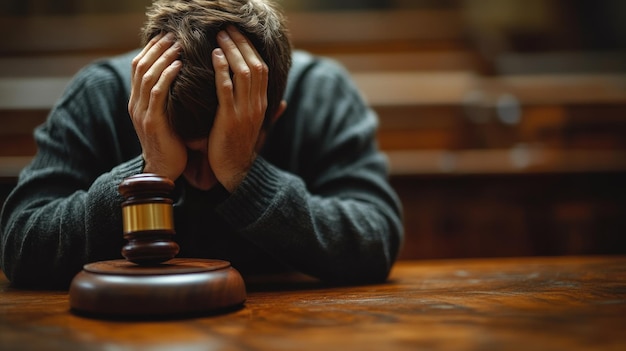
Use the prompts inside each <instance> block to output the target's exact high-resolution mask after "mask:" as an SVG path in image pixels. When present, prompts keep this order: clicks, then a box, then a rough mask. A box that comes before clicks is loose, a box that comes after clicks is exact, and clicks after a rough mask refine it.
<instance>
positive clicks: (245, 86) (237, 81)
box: [217, 30, 252, 101]
mask: <svg viewBox="0 0 626 351" xmlns="http://www.w3.org/2000/svg"><path fill="white" fill-rule="evenodd" d="M217 42H218V44H219V46H220V48H221V49H222V51H223V53H224V56H225V57H226V60H227V61H228V65H229V67H230V70H231V71H232V72H233V78H234V82H233V83H234V88H233V91H234V97H235V99H236V101H248V100H249V98H250V85H251V74H252V73H251V72H250V68H249V67H248V64H247V63H246V60H245V59H244V58H243V55H242V53H241V51H240V50H239V48H238V47H237V45H236V44H235V42H234V41H233V40H232V38H231V37H230V35H229V34H228V32H226V31H225V30H222V31H220V32H219V33H218V35H217Z"/></svg>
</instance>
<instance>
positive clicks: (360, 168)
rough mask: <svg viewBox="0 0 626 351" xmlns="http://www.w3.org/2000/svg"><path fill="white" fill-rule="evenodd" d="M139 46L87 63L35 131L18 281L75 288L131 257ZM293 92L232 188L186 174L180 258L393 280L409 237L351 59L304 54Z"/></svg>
mask: <svg viewBox="0 0 626 351" xmlns="http://www.w3.org/2000/svg"><path fill="white" fill-rule="evenodd" d="M134 55H135V53H134V52H133V53H129V54H127V55H123V56H120V57H115V58H112V59H109V60H104V61H100V62H96V63H94V64H92V65H90V66H88V67H86V68H85V69H83V70H81V71H80V72H79V73H78V74H77V75H76V76H75V77H74V79H73V80H72V82H71V83H70V85H69V86H68V88H67V90H66V91H65V93H64V95H63V96H62V98H61V99H60V100H59V102H58V103H57V105H56V106H55V107H54V109H53V110H52V111H51V113H50V115H49V117H48V120H47V121H46V122H45V123H44V124H43V125H42V126H40V127H38V128H37V129H36V130H35V139H36V142H37V145H38V153H37V155H36V157H35V158H34V159H33V162H32V163H31V164H30V165H29V166H28V167H26V168H25V169H24V170H23V172H22V173H21V175H20V177H19V182H18V184H17V187H16V188H15V189H14V191H13V192H12V193H11V195H10V196H9V197H8V199H7V201H6V202H5V204H4V207H3V211H2V217H1V222H0V230H1V235H2V236H1V239H2V241H1V246H0V248H1V251H0V263H1V265H2V270H3V271H4V272H5V274H6V275H7V277H8V278H9V279H10V280H11V281H12V282H13V283H14V284H16V285H27V286H39V287H58V286H67V284H68V283H69V281H70V280H71V279H72V277H73V276H74V275H75V274H76V273H77V272H78V271H79V270H80V269H81V268H82V265H84V264H85V263H88V262H93V261H98V260H105V259H115V258H120V257H121V255H120V249H121V247H122V246H123V244H124V240H123V238H122V221H121V215H122V212H121V209H120V204H121V202H122V201H123V198H122V197H121V195H120V194H119V193H118V191H117V187H118V184H119V183H120V182H121V181H122V180H123V179H124V178H126V177H128V176H131V175H134V174H138V173H141V172H142V167H143V160H142V158H141V156H140V155H141V146H140V144H139V141H138V139H137V136H136V134H135V131H134V129H133V126H132V124H131V120H130V117H129V115H128V111H127V104H128V96H129V83H130V60H131V59H132V57H134ZM285 98H286V100H287V104H288V107H287V110H286V111H285V113H284V114H283V115H282V117H281V118H280V119H279V120H278V122H277V123H276V125H275V126H274V128H273V129H272V131H271V134H270V135H269V136H268V138H267V142H266V144H265V146H264V148H263V150H262V152H261V156H260V157H258V159H257V160H256V161H255V163H254V164H253V166H252V169H251V170H250V172H249V174H248V176H247V178H246V179H245V180H244V181H243V183H242V184H241V186H240V187H239V188H238V189H237V190H236V191H235V192H234V193H233V194H231V195H230V196H228V197H227V198H226V199H224V198H223V196H217V195H216V194H215V191H208V192H203V191H199V190H197V189H193V188H190V187H188V186H187V185H186V183H185V181H184V179H183V178H182V177H181V179H179V180H177V182H176V184H177V187H176V191H175V199H174V200H175V206H174V215H175V228H176V232H177V234H176V240H177V241H178V242H179V244H180V246H181V252H180V254H179V257H206V258H219V259H225V260H228V261H230V262H231V263H232V264H233V266H234V267H235V268H237V269H239V270H240V271H242V273H244V274H246V273H253V272H265V271H270V270H275V269H284V268H289V269H295V270H298V271H300V272H304V273H307V274H310V275H312V276H315V277H318V278H320V279H322V280H326V281H329V282H332V283H342V284H349V283H364V282H378V281H383V280H384V279H385V278H386V277H387V275H388V273H389V270H390V268H391V266H392V265H393V262H394V261H395V259H396V256H397V252H398V250H399V247H400V245H401V242H402V235H403V234H402V221H401V209H400V205H399V202H398V200H397V197H396V195H395V193H394V192H393V190H392V189H391V187H390V185H389V184H388V182H387V166H386V160H385V158H384V156H383V154H381V153H380V152H379V150H378V149H377V146H376V142H375V132H376V127H377V118H376V115H375V114H374V113H373V111H372V110H370V109H369V108H368V107H367V106H366V104H365V103H364V101H363V99H362V98H361V96H360V94H359V92H358V91H357V89H356V88H355V86H354V84H353V82H352V81H351V80H350V78H349V76H348V74H347V73H346V72H345V70H344V69H343V68H341V67H340V66H339V65H337V64H335V63H334V62H332V61H329V60H326V59H320V58H315V57H313V56H311V55H309V54H306V53H303V52H295V53H294V58H293V67H292V70H291V72H290V76H289V83H288V87H287V92H286V97H285Z"/></svg>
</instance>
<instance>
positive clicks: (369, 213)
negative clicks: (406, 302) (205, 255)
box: [217, 61, 403, 284]
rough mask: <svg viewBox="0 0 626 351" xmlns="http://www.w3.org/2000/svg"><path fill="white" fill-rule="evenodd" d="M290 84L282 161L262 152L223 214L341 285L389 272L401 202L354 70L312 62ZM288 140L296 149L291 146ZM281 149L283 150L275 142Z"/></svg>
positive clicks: (283, 255)
mask: <svg viewBox="0 0 626 351" xmlns="http://www.w3.org/2000/svg"><path fill="white" fill-rule="evenodd" d="M296 80H298V82H297V85H298V86H296V87H291V91H292V95H290V96H289V100H288V101H289V104H291V107H288V112H286V116H283V117H281V118H286V119H293V120H294V121H295V122H294V123H292V125H293V126H294V129H293V133H282V134H288V136H289V138H291V140H289V141H288V140H287V139H285V140H284V142H283V140H280V138H281V137H280V136H277V135H272V134H271V135H270V138H279V140H278V141H277V140H270V141H268V142H269V143H272V142H273V143H274V144H283V146H282V149H283V150H282V152H283V153H285V154H286V155H284V156H283V157H282V158H286V159H291V160H296V161H294V162H292V165H291V166H289V167H284V168H280V167H278V166H276V165H275V164H273V163H271V162H268V160H266V159H265V158H263V157H259V158H257V160H256V161H255V163H254V164H253V167H252V169H251V170H250V172H249V174H248V176H247V178H246V179H245V180H244V182H243V183H242V184H241V186H240V187H239V188H238V189H237V190H236V191H235V192H234V193H233V194H232V195H231V197H230V198H229V199H227V200H226V201H225V202H223V203H222V204H221V205H220V206H219V207H218V208H217V211H218V212H219V213H221V215H222V216H223V217H224V218H225V219H226V220H227V221H228V222H229V223H230V224H231V226H233V227H235V228H236V230H238V231H239V232H240V233H242V235H243V236H245V237H246V238H248V239H249V240H251V241H252V242H254V243H255V244H256V245H257V246H258V247H260V248H262V249H263V250H265V251H266V252H268V253H270V254H271V255H272V256H273V257H275V258H276V259H278V260H279V261H282V262H283V263H286V264H287V265H289V266H291V267H292V268H294V269H296V270H299V271H301V272H304V273H308V274H310V275H313V276H316V277H318V278H321V279H322V280H325V281H328V282H332V283H339V284H350V283H365V282H380V281H383V280H385V279H386V277H387V276H388V273H389V271H390V269H391V267H392V265H393V263H394V261H395V259H396V256H397V253H398V250H399V247H400V246H401V243H402V236H403V233H402V221H401V207H400V204H399V201H398V199H397V196H396V194H395V193H394V191H393V190H392V188H391V187H390V185H389V183H388V181H387V163H386V158H385V157H384V156H383V154H382V153H381V152H380V151H379V150H378V149H377V145H376V140H375V133H376V128H377V117H376V115H375V114H374V112H373V111H372V110H371V109H370V108H368V107H367V105H366V104H365V102H364V101H363V99H362V98H361V95H360V93H359V92H358V90H357V89H356V87H355V86H354V84H353V83H352V81H351V80H350V78H349V76H348V74H347V73H346V72H345V71H344V70H343V69H342V68H341V67H340V66H337V65H335V64H333V63H332V62H328V61H321V62H317V63H314V64H313V65H312V66H311V67H309V69H308V70H307V71H306V73H303V75H302V76H301V77H296ZM287 145H290V146H291V147H290V148H287V147H286V146H287ZM279 149H280V147H279Z"/></svg>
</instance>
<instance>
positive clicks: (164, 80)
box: [148, 60, 182, 115]
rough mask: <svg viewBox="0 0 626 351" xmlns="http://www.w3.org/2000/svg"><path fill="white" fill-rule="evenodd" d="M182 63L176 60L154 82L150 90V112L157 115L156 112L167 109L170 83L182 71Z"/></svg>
mask: <svg viewBox="0 0 626 351" xmlns="http://www.w3.org/2000/svg"><path fill="white" fill-rule="evenodd" d="M181 67H182V63H181V61H180V60H176V61H174V62H172V63H170V64H169V66H167V67H166V68H165V69H164V70H163V72H162V73H161V75H160V77H159V80H158V81H157V82H156V84H154V86H153V87H152V89H151V90H150V104H149V105H148V112H150V113H152V115H155V114H156V113H162V112H164V111H165V106H166V103H165V101H166V99H167V97H168V94H169V90H170V85H172V82H173V81H174V79H176V75H177V74H178V72H180V68H181Z"/></svg>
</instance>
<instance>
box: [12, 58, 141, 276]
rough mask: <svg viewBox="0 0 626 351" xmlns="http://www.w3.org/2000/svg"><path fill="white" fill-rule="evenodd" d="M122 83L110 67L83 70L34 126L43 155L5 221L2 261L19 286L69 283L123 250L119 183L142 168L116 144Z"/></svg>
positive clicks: (24, 175) (24, 178) (24, 176)
mask: <svg viewBox="0 0 626 351" xmlns="http://www.w3.org/2000/svg"><path fill="white" fill-rule="evenodd" d="M121 84H122V83H121V82H120V79H119V77H118V76H116V74H115V73H113V72H112V71H111V70H110V69H108V68H106V67H105V66H104V65H93V66H91V67H89V68H86V69H84V70H82V71H81V72H79V73H78V74H77V75H76V77H75V78H74V79H73V80H72V82H71V83H70V85H69V86H68V87H67V89H66V91H65V93H64V95H63V97H62V98H61V99H60V100H59V102H58V103H57V105H56V106H55V107H54V108H53V109H52V111H51V112H50V114H49V116H48V119H47V121H46V122H45V123H44V124H43V125H41V126H39V127H38V128H37V129H36V130H35V134H34V137H35V141H36V143H37V147H38V152H37V155H36V156H35V157H34V159H33V161H32V162H31V164H30V165H28V166H27V167H26V168H25V169H24V170H23V171H22V172H21V174H20V177H19V180H18V183H17V186H16V187H15V188H14V190H13V191H12V193H11V194H10V195H9V197H8V198H7V200H6V202H5V204H4V206H3V210H2V215H1V219H0V220H1V221H0V234H1V237H0V238H1V241H0V264H1V265H2V270H3V271H4V273H5V274H6V275H7V277H8V278H9V279H10V280H11V281H12V282H13V284H16V285H22V286H24V285H25V286H37V287H64V286H67V284H68V283H69V282H70V280H71V279H72V277H73V276H74V275H75V274H76V273H77V272H78V271H80V269H81V268H82V265H83V264H85V263H87V262H90V261H94V260H99V259H104V258H111V257H116V258H117V257H119V256H120V247H121V246H122V243H121V240H122V237H121V235H119V233H120V232H121V219H120V218H121V213H120V210H119V204H120V203H121V201H122V198H121V196H120V195H119V194H118V192H117V186H118V184H119V183H120V181H122V179H124V178H125V177H127V176H130V175H132V174H136V173H140V172H141V169H142V167H143V162H142V160H141V158H140V157H139V156H135V157H132V158H131V157H127V158H126V159H124V157H123V156H122V152H121V150H120V149H119V147H118V146H116V145H118V144H122V143H123V140H120V138H121V137H120V135H118V134H119V133H118V131H119V127H116V126H114V123H113V120H114V119H115V118H120V117H115V116H119V115H121V116H122V117H124V116H126V114H125V113H124V111H123V109H125V105H126V103H125V101H126V100H125V93H124V91H123V89H122V88H121Z"/></svg>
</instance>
